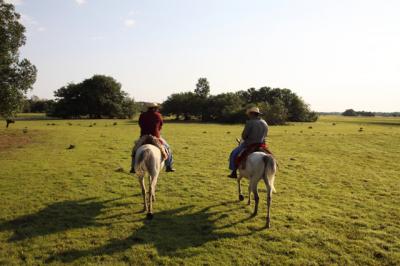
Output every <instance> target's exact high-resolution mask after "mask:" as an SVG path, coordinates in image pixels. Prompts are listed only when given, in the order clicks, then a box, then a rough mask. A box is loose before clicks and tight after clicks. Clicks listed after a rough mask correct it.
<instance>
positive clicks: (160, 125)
mask: <svg viewBox="0 0 400 266" xmlns="http://www.w3.org/2000/svg"><path fill="white" fill-rule="evenodd" d="M158 117H159V119H160V121H159V126H158V130H161V129H162V126H163V124H164V121H163V117H162V115H161V114H159V116H158Z"/></svg>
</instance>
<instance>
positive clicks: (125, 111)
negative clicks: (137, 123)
mask: <svg viewBox="0 0 400 266" xmlns="http://www.w3.org/2000/svg"><path fill="white" fill-rule="evenodd" d="M121 106H122V113H121V115H119V117H120V118H129V119H132V118H133V116H134V115H135V114H137V113H138V112H139V110H140V105H138V104H137V103H135V100H134V99H133V98H129V97H127V96H126V97H125V98H124V100H123V101H122V105H121Z"/></svg>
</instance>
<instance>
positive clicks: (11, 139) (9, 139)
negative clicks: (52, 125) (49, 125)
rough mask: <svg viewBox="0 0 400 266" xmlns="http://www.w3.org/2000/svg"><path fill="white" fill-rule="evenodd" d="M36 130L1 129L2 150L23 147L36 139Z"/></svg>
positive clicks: (0, 144) (0, 146) (0, 145)
mask: <svg viewBox="0 0 400 266" xmlns="http://www.w3.org/2000/svg"><path fill="white" fill-rule="evenodd" d="M35 135H36V133H35V132H29V133H23V132H22V131H21V132H20V131H16V130H7V131H0V152H2V151H6V150H10V149H16V148H22V147H24V146H26V145H28V144H29V143H31V142H33V141H34V139H35Z"/></svg>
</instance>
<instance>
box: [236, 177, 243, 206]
mask: <svg viewBox="0 0 400 266" xmlns="http://www.w3.org/2000/svg"><path fill="white" fill-rule="evenodd" d="M242 177H243V176H242V175H240V174H239V176H238V178H237V180H236V181H237V185H238V193H239V201H243V200H244V197H243V195H242V189H241V187H240V180H241V179H242Z"/></svg>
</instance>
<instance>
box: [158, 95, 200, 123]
mask: <svg viewBox="0 0 400 266" xmlns="http://www.w3.org/2000/svg"><path fill="white" fill-rule="evenodd" d="M196 98H197V96H196V95H195V94H194V93H193V92H181V93H174V94H172V95H170V96H169V97H168V98H167V100H166V101H164V102H163V104H162V108H161V112H162V113H163V114H164V115H175V116H176V119H177V120H179V119H180V118H181V117H183V118H184V119H185V120H190V119H191V117H192V116H193V115H194V110H193V102H194V101H195V100H196Z"/></svg>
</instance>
